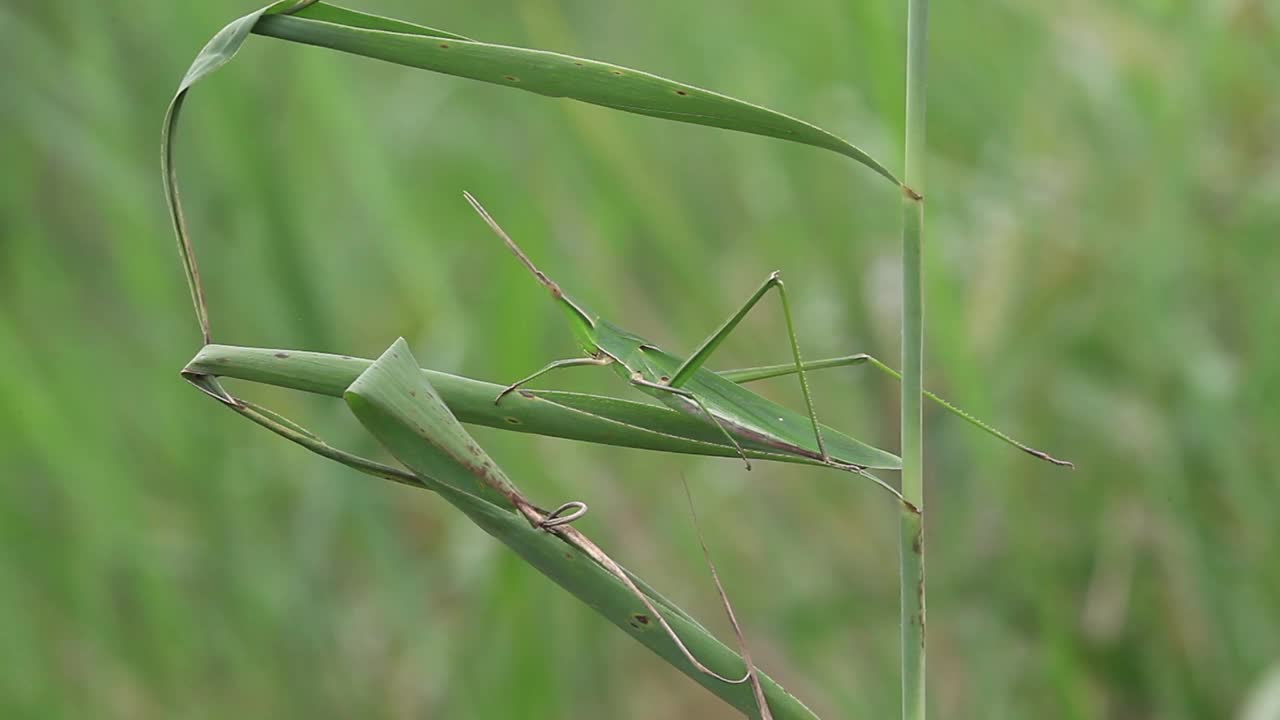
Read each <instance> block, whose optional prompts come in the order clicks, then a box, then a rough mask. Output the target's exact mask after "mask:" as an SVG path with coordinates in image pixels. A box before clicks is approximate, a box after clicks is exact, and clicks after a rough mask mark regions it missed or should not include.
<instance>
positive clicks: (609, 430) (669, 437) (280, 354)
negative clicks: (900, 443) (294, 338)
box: [184, 345, 898, 467]
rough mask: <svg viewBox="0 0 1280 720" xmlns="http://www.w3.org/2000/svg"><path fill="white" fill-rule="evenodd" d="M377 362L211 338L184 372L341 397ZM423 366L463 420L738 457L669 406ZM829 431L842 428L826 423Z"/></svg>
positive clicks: (766, 452)
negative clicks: (497, 401)
mask: <svg viewBox="0 0 1280 720" xmlns="http://www.w3.org/2000/svg"><path fill="white" fill-rule="evenodd" d="M371 362H372V361H370V360H367V359H364V358H354V357H350V356H346V355H329V354H325V353H315V352H304V351H297V350H271V349H264V348H248V347H236V346H231V345H206V346H205V347H203V348H201V349H200V351H199V352H198V353H197V354H196V356H195V357H194V358H192V360H191V362H190V363H188V364H187V367H186V368H185V370H184V372H185V373H188V374H191V375H207V376H220V377H229V378H236V379H240V380H248V381H251V382H258V383H263V384H267V385H275V386H278V387H286V388H291V389H295V390H302V391H305V392H311V393H316V394H319V395H328V396H331V397H340V396H341V395H342V393H343V391H344V390H345V389H346V388H347V387H348V386H349V385H350V384H351V383H352V382H354V381H355V379H356V378H357V377H358V376H359V375H360V374H361V373H362V372H364V371H365V370H366V369H368V367H369V365H370V364H371ZM421 372H422V374H423V376H424V377H426V378H427V379H428V380H430V382H431V384H432V385H433V386H434V387H435V388H436V390H437V391H438V392H439V393H440V396H441V397H442V398H443V399H444V402H445V404H446V405H448V406H449V408H450V410H452V411H453V413H454V415H455V416H457V418H458V419H459V420H461V421H462V422H464V423H470V424H473V425H487V426H489V427H496V428H501V429H504V430H515V431H517V432H526V433H534V434H539V435H551V436H554V437H562V438H567V439H570V440H581V441H584V442H592V443H599V444H604V445H615V446H622V447H632V448H640V449H645V450H659V451H663V452H677V453H686V454H693V455H711V456H716V457H737V451H736V450H735V449H734V448H733V446H732V445H729V444H728V443H727V442H726V441H725V439H724V437H723V436H722V435H721V434H720V433H719V432H717V430H716V428H715V427H714V426H711V425H709V424H707V423H705V422H703V421H701V420H699V419H697V418H694V417H691V416H689V415H686V414H684V413H680V412H676V411H675V410H671V409H668V408H666V407H661V406H658V405H650V404H648V403H641V402H633V401H630V400H621V399H618V398H612V397H602V396H599V395H588V394H584V393H573V392H562V391H554V390H550V391H548V390H535V391H521V392H517V393H512V394H511V395H508V396H507V397H506V398H505V399H504V400H503V401H502V405H494V404H493V399H494V398H495V397H496V396H497V394H498V392H499V391H500V390H501V389H502V386H501V385H495V384H493V383H487V382H482V381H479V380H473V379H471V378H466V377H461V376H458V375H451V374H449V373H443V372H438V371H434V370H422V371H421ZM823 432H832V433H834V432H837V431H836V430H834V429H831V428H827V427H826V426H823ZM741 442H742V446H743V449H744V450H745V451H746V454H747V456H748V457H751V458H758V459H762V460H775V461H779V462H791V463H800V464H808V465H819V466H821V464H820V463H818V462H816V461H813V460H810V459H808V458H804V457H800V456H797V455H792V454H787V453H780V452H777V451H776V450H773V449H771V448H769V447H767V446H764V445H758V444H753V443H751V442H749V441H747V440H742V441H741ZM868 447H869V446H868ZM872 449H873V450H875V452H876V453H878V454H879V455H877V457H879V458H880V459H881V463H880V464H882V465H891V466H895V467H896V466H897V464H898V458H897V456H895V455H893V454H891V453H888V452H885V451H883V450H879V449H874V448H872Z"/></svg>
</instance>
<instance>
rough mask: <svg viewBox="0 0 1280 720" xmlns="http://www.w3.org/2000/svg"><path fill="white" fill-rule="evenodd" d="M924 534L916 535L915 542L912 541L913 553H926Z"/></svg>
mask: <svg viewBox="0 0 1280 720" xmlns="http://www.w3.org/2000/svg"><path fill="white" fill-rule="evenodd" d="M923 545H924V533H920V534H918V535H916V538H915V540H912V541H911V552H913V553H915V554H917V555H919V554H920V553H921V552H923V551H924V547H923Z"/></svg>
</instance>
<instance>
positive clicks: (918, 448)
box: [899, 0, 929, 720]
mask: <svg viewBox="0 0 1280 720" xmlns="http://www.w3.org/2000/svg"><path fill="white" fill-rule="evenodd" d="M928 11H929V2H928V0H908V3H907V113H906V143H905V155H906V157H905V165H906V174H905V177H904V181H903V182H904V188H903V200H902V204H903V217H902V294H903V297H902V438H901V440H902V494H903V498H904V499H905V501H906V502H905V503H904V504H903V509H902V517H901V525H900V535H899V553H900V559H901V573H900V576H899V581H900V583H901V603H902V617H901V622H902V717H903V719H904V720H924V717H925V575H924V441H923V437H922V434H923V426H922V410H921V405H922V395H921V391H922V390H923V383H922V378H921V376H922V374H923V371H924V362H923V355H924V292H923V288H922V282H921V275H922V270H923V263H922V260H921V236H922V235H923V231H924V153H925V61H926V47H927V44H926V34H927V28H928ZM911 506H914V507H911Z"/></svg>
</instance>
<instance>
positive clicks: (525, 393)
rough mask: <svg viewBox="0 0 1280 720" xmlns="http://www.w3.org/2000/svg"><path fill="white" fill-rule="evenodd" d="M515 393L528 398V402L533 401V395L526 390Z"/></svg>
mask: <svg viewBox="0 0 1280 720" xmlns="http://www.w3.org/2000/svg"><path fill="white" fill-rule="evenodd" d="M516 392H518V393H520V397H523V398H529V399H530V400H532V399H533V393H531V392H529V391H528V390H517V391H516Z"/></svg>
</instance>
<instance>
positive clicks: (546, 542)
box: [344, 340, 816, 719]
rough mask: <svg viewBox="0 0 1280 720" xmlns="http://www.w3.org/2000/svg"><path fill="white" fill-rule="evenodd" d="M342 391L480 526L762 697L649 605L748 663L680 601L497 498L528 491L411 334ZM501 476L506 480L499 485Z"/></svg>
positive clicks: (647, 636) (657, 639)
mask: <svg viewBox="0 0 1280 720" xmlns="http://www.w3.org/2000/svg"><path fill="white" fill-rule="evenodd" d="M344 397H345V398H346V399H347V403H348V405H349V406H350V407H351V410H352V412H353V413H354V414H355V415H356V417H357V418H358V419H359V420H360V422H361V423H362V424H364V426H365V427H366V428H367V429H368V430H369V431H370V432H371V433H373V435H374V436H375V437H377V438H378V440H379V442H381V443H382V444H383V445H384V446H385V447H386V448H387V449H388V450H390V451H391V453H392V454H393V455H395V456H396V457H397V458H398V459H399V460H400V461H401V462H403V463H404V464H405V465H406V466H408V467H409V468H410V469H411V470H412V471H413V472H414V474H415V475H417V476H418V477H419V478H421V479H422V481H423V483H424V484H425V485H427V486H428V487H430V488H431V489H434V490H436V491H437V492H438V493H439V494H440V495H441V496H442V497H443V498H444V499H445V500H447V501H448V502H449V503H451V504H452V505H454V506H455V507H457V508H458V509H459V510H461V511H462V512H463V513H465V514H466V515H467V517H468V518H470V519H471V520H472V521H473V522H475V523H476V525H478V526H479V527H480V528H481V529H483V530H484V531H485V532H487V533H489V534H490V535H492V536H493V537H495V538H497V539H498V540H500V541H502V542H503V543H504V544H506V545H507V546H508V547H510V548H511V549H512V550H514V551H515V552H516V553H517V554H518V555H520V557H521V558H523V559H524V560H525V561H526V562H528V563H529V564H530V565H532V566H534V567H535V568H537V569H538V570H539V571H540V572H542V573H543V574H544V575H546V576H547V577H548V578H550V579H551V580H553V581H554V582H556V583H557V584H558V585H560V586H561V587H563V588H564V589H565V590H567V591H569V592H570V593H571V594H573V595H574V596H576V597H578V598H579V599H580V600H582V601H583V602H585V603H586V604H587V605H589V606H590V607H592V608H593V609H594V610H596V611H597V612H599V613H600V614H601V615H603V616H604V617H605V618H606V619H607V620H609V621H610V622H612V623H613V624H614V625H616V626H617V627H619V628H620V629H622V630H623V631H624V632H626V633H627V634H629V635H631V636H632V637H634V638H635V639H636V640H638V641H640V642H641V643H642V644H643V645H645V646H646V647H648V648H649V649H650V650H652V651H653V652H654V653H656V654H657V655H658V656H659V657H662V658H663V659H664V660H666V661H667V662H668V663H670V664H671V665H673V666H674V667H676V668H677V669H679V670H680V671H681V672H683V673H685V674H686V675H688V676H689V677H691V678H692V679H694V680H695V681H697V682H698V683H699V684H701V685H703V686H704V687H706V688H707V689H708V690H710V691H711V692H712V693H714V694H716V695H717V696H718V697H720V698H721V699H722V700H724V701H725V702H727V703H729V704H730V705H732V706H734V707H736V708H738V709H739V710H741V711H742V712H744V713H747V714H748V715H751V714H752V713H753V712H754V710H755V707H754V704H755V700H754V697H753V695H752V691H751V689H750V688H749V687H748V686H746V685H741V684H726V683H723V682H719V681H717V680H715V679H713V678H711V677H708V676H707V675H705V674H703V673H702V672H700V671H699V670H697V669H696V668H695V667H694V666H692V665H691V664H690V663H689V662H688V660H686V658H685V656H684V655H683V654H682V653H681V651H680V649H679V648H678V647H677V646H676V645H675V643H674V642H673V641H672V640H671V638H670V637H669V636H668V635H667V634H666V632H664V631H663V630H662V629H661V628H660V627H659V623H656V622H653V618H651V617H650V616H649V614H648V613H649V612H651V610H650V609H649V608H651V607H652V606H653V605H659V606H663V611H662V615H661V617H660V618H659V620H664V621H665V622H668V623H670V626H671V628H672V629H673V630H674V631H675V632H676V633H677V634H678V635H679V637H680V638H682V640H683V642H684V643H685V645H687V647H688V648H689V650H690V651H691V652H692V653H693V654H694V655H695V656H696V657H697V658H699V659H700V660H701V661H702V662H704V663H706V664H707V665H708V666H710V667H712V668H713V669H715V671H716V672H719V673H722V674H729V675H733V674H737V673H741V672H742V670H741V668H743V667H745V664H744V661H743V660H742V658H741V657H740V656H739V655H738V654H736V653H734V652H733V651H732V650H731V649H730V648H728V647H727V646H725V645H724V644H723V643H721V642H720V641H719V640H717V639H716V638H715V637H714V636H712V635H711V634H710V633H708V632H707V631H706V630H705V629H704V628H703V627H702V626H701V625H699V624H697V623H696V622H692V621H690V620H689V619H687V618H688V616H687V615H686V614H685V613H684V612H683V611H679V610H673V611H670V612H668V610H672V609H671V608H669V607H667V603H666V602H665V601H662V600H660V599H659V598H657V597H651V598H649V600H648V603H647V604H646V603H642V602H641V601H640V599H639V598H638V597H637V596H636V594H635V593H634V592H633V589H631V588H628V587H627V586H626V585H625V584H624V583H623V582H622V581H620V580H619V579H618V578H617V577H616V576H615V575H613V574H610V572H609V571H607V570H606V569H605V567H603V566H602V565H601V564H599V562H598V560H596V559H594V558H593V557H591V556H588V555H586V554H584V553H582V552H581V551H580V550H579V547H578V546H576V545H573V544H568V543H566V542H565V540H564V539H562V537H560V536H557V535H553V534H552V533H549V532H547V531H545V530H540V529H537V528H535V527H533V526H531V525H530V524H529V522H526V519H525V517H522V516H521V515H520V514H517V513H516V512H514V511H513V509H512V507H511V505H509V504H505V502H504V500H505V499H509V498H499V499H495V498H494V495H493V494H492V493H491V492H488V491H486V490H484V488H490V489H493V488H495V487H499V486H500V487H502V490H501V494H504V495H505V494H506V493H508V492H510V493H515V496H516V497H520V496H519V493H518V491H516V490H515V488H514V486H513V485H512V484H511V482H510V480H508V479H507V477H506V476H505V474H503V472H502V470H501V469H500V468H498V466H497V465H496V464H495V463H494V462H493V460H491V459H490V458H489V457H488V455H486V454H485V453H484V451H483V450H482V449H481V448H480V447H479V446H478V445H477V444H476V443H475V441H474V440H472V439H471V438H470V436H469V435H467V434H466V431H465V430H463V429H462V426H461V425H459V424H458V422H457V421H456V420H455V419H453V416H452V414H451V413H450V412H449V410H448V408H447V407H445V405H444V403H443V402H442V401H441V399H440V397H439V396H438V395H437V394H436V392H435V390H434V388H433V387H432V385H431V383H430V382H429V381H428V380H427V379H426V377H425V376H424V375H423V374H422V373H421V372H420V371H419V370H418V367H417V365H416V361H414V360H413V356H412V354H411V353H410V352H409V349H408V345H407V344H406V343H405V342H404V341H403V340H399V341H397V342H396V343H395V344H394V345H392V346H391V348H389V349H388V350H387V352H386V353H384V354H383V356H382V357H381V358H379V359H378V360H377V361H375V362H374V363H373V364H371V365H370V366H369V369H368V370H366V371H365V372H364V373H362V374H361V375H360V376H359V377H358V378H357V379H356V381H355V382H354V383H352V385H351V387H350V388H349V389H348V390H347V391H346V393H345V394H344ZM494 482H496V483H498V485H492V484H491V483H494ZM477 488H480V489H479V491H477ZM562 527H565V528H566V529H572V528H570V527H569V526H562ZM575 532H576V531H575ZM647 605H648V607H647ZM758 676H759V680H760V683H761V686H762V687H763V688H764V693H765V696H766V697H767V698H768V702H769V704H770V706H771V707H772V708H773V709H774V715H775V717H778V718H796V719H799V718H815V717H816V716H815V715H814V714H813V713H812V711H810V710H809V709H808V708H806V707H805V706H804V705H803V704H802V703H801V702H800V701H799V700H797V699H796V698H795V697H794V696H792V695H790V694H789V693H787V692H786V691H785V690H784V689H783V688H782V687H781V686H779V685H778V684H777V683H776V682H775V681H773V680H772V679H771V678H769V677H768V676H767V675H765V674H764V673H758Z"/></svg>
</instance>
